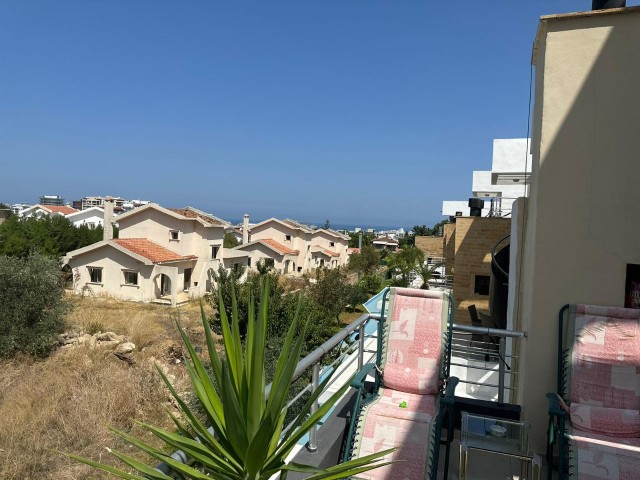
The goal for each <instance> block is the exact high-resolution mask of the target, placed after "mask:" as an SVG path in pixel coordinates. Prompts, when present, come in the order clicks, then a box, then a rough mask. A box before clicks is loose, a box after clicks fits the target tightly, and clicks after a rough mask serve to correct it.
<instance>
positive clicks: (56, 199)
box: [40, 195, 64, 207]
mask: <svg viewBox="0 0 640 480" xmlns="http://www.w3.org/2000/svg"><path fill="white" fill-rule="evenodd" d="M40 205H54V206H60V207H61V206H64V198H62V197H61V196H60V195H43V196H41V197H40Z"/></svg>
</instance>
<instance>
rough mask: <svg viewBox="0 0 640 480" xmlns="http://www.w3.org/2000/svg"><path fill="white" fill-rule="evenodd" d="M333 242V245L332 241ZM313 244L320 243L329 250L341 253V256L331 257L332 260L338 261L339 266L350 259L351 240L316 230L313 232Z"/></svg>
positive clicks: (311, 241)
mask: <svg viewBox="0 0 640 480" xmlns="http://www.w3.org/2000/svg"><path fill="white" fill-rule="evenodd" d="M332 242H333V246H331V243H332ZM310 243H311V245H312V246H313V245H320V246H321V247H323V248H326V249H327V250H331V251H332V252H336V253H339V254H340V257H331V258H332V260H337V261H338V266H342V265H346V264H347V261H348V253H347V251H348V248H349V240H346V239H344V238H340V237H336V236H334V235H331V234H329V233H326V232H314V233H312V234H311V240H310Z"/></svg>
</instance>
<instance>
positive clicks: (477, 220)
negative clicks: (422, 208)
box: [445, 217, 511, 324]
mask: <svg viewBox="0 0 640 480" xmlns="http://www.w3.org/2000/svg"><path fill="white" fill-rule="evenodd" d="M453 225H455V239H454V243H455V247H454V248H455V256H454V267H453V268H454V282H453V298H454V300H455V312H454V318H455V322H456V323H467V324H470V323H471V318H470V316H469V311H468V310H467V307H468V306H469V305H473V304H475V305H476V308H477V309H478V310H480V311H483V312H485V313H489V296H488V295H486V296H485V295H474V292H473V287H474V277H475V276H476V275H488V276H490V275H491V250H492V249H493V247H494V245H495V244H496V243H497V242H498V241H499V240H501V239H502V238H504V237H505V236H506V235H509V233H510V231H511V219H509V218H496V217H489V218H487V217H458V218H457V219H456V223H455V224H453ZM445 232H446V230H445ZM445 250H446V248H445Z"/></svg>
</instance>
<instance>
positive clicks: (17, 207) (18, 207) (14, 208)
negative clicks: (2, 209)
mask: <svg viewBox="0 0 640 480" xmlns="http://www.w3.org/2000/svg"><path fill="white" fill-rule="evenodd" d="M31 206H33V205H32V204H30V203H14V204H13V205H11V213H13V214H14V215H20V212H22V210H24V209H25V208H29V207H31Z"/></svg>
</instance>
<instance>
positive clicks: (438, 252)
mask: <svg viewBox="0 0 640 480" xmlns="http://www.w3.org/2000/svg"><path fill="white" fill-rule="evenodd" d="M416 247H418V248H419V249H420V250H422V251H423V252H424V255H425V257H431V258H433V257H444V237H423V236H419V235H416Z"/></svg>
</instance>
